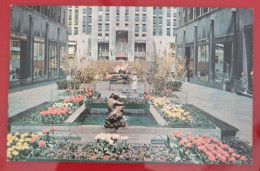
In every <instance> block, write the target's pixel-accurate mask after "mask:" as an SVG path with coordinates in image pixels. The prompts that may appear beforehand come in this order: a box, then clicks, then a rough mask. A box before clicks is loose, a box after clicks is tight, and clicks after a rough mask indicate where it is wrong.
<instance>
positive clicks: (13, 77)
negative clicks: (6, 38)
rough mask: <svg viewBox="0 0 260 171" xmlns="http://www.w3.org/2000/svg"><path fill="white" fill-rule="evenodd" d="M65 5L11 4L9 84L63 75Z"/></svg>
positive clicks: (65, 35) (65, 24)
mask: <svg viewBox="0 0 260 171" xmlns="http://www.w3.org/2000/svg"><path fill="white" fill-rule="evenodd" d="M66 21H67V7H63V6H12V7H11V22H10V73H9V75H10V76H9V85H10V87H16V86H20V85H25V84H31V83H34V82H40V81H48V80H53V79H57V78H59V77H60V76H61V75H64V66H63V64H62V62H63V61H62V59H63V58H62V57H63V56H64V55H65V54H66V53H67V46H68V30H67V27H66V26H67V22H66Z"/></svg>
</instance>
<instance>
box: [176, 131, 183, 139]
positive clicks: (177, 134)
mask: <svg viewBox="0 0 260 171" xmlns="http://www.w3.org/2000/svg"><path fill="white" fill-rule="evenodd" d="M174 134H175V136H176V137H177V138H182V133H181V132H180V131H176V132H175V133H174Z"/></svg>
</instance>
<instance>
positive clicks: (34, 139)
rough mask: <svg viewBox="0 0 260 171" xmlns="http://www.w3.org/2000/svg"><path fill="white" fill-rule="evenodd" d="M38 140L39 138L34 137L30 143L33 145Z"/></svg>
mask: <svg viewBox="0 0 260 171" xmlns="http://www.w3.org/2000/svg"><path fill="white" fill-rule="evenodd" d="M37 139H38V138H37V137H32V139H31V141H30V143H31V144H33V143H34V142H35V141H36V140H37Z"/></svg>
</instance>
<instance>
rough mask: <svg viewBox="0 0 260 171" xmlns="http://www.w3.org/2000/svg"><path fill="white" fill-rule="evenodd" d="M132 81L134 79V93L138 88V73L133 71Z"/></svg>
mask: <svg viewBox="0 0 260 171" xmlns="http://www.w3.org/2000/svg"><path fill="white" fill-rule="evenodd" d="M131 81H132V85H131V86H132V90H133V92H134V93H136V90H137V75H136V72H134V73H133V75H132V78H131Z"/></svg>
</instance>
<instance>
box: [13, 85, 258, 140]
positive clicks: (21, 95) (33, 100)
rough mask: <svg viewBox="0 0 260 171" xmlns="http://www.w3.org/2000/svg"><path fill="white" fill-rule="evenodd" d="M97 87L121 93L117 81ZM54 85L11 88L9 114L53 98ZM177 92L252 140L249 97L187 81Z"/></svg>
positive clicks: (251, 107) (184, 98)
mask: <svg viewBox="0 0 260 171" xmlns="http://www.w3.org/2000/svg"><path fill="white" fill-rule="evenodd" d="M96 88H97V89H98V90H100V91H101V93H102V96H103V97H108V96H109V95H110V94H111V93H112V92H114V93H120V92H121V89H122V88H121V86H120V85H112V90H111V91H107V90H108V82H98V83H97V84H96ZM56 89H57V86H56V83H55V82H48V83H41V84H37V85H31V86H27V87H21V88H16V89H11V90H10V91H9V117H10V116H14V115H16V114H18V113H20V112H22V111H24V110H26V109H29V108H31V107H33V106H35V105H38V104H40V103H43V102H45V101H50V100H52V99H53V98H55V96H56V95H57V92H56V91H55V90H56ZM143 90H144V85H143V84H139V86H138V91H143ZM180 93H181V94H180ZM179 96H180V101H181V102H182V103H185V102H187V103H190V104H193V105H195V106H197V107H198V108H201V109H202V110H204V111H206V112H208V113H210V114H212V115H213V116H215V117H217V118H219V119H221V120H223V121H225V122H227V123H229V124H231V125H233V126H235V127H237V128H238V129H239V130H240V131H239V132H238V134H237V136H238V137H240V138H242V139H245V140H247V141H249V142H250V144H252V116H253V115H252V112H253V106H252V104H253V100H252V98H248V97H244V96H240V95H236V94H235V93H230V92H226V91H221V90H217V89H213V88H209V87H204V86H199V85H195V84H190V83H187V82H185V83H183V88H182V91H181V92H179Z"/></svg>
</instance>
